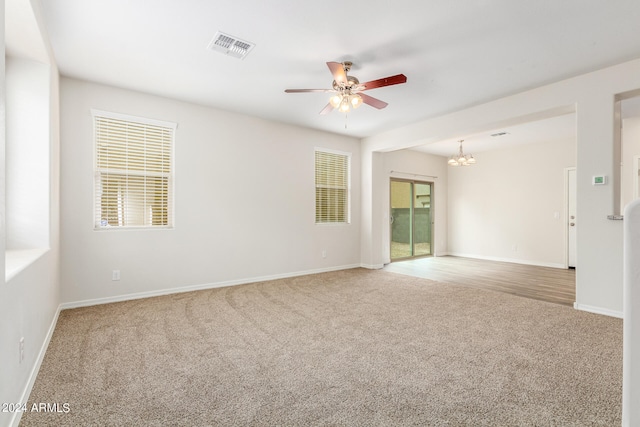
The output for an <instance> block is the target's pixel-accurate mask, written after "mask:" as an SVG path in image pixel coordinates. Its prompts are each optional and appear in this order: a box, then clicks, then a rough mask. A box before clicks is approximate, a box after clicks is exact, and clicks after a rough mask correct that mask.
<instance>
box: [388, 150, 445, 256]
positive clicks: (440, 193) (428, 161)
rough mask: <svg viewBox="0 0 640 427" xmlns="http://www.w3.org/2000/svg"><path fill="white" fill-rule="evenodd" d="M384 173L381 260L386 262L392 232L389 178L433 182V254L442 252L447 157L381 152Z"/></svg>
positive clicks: (403, 152) (443, 243) (412, 152)
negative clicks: (382, 252) (384, 202)
mask: <svg viewBox="0 0 640 427" xmlns="http://www.w3.org/2000/svg"><path fill="white" fill-rule="evenodd" d="M382 157H383V162H384V165H383V172H384V174H385V176H386V181H387V183H386V186H383V187H382V188H381V189H380V193H381V198H382V199H383V200H386V201H387V202H386V204H384V207H383V209H386V212H384V213H383V219H384V221H383V223H382V227H383V233H382V235H383V251H384V255H385V256H384V257H383V262H384V263H385V264H386V263H389V262H390V261H391V260H390V256H389V255H390V248H389V244H390V241H391V234H390V233H391V231H390V223H389V209H390V207H389V200H390V195H389V190H390V180H391V178H402V179H412V180H416V181H426V182H433V204H432V206H433V215H434V217H433V222H434V224H433V243H432V248H433V252H434V255H436V256H440V255H445V254H446V251H447V227H448V226H447V216H448V208H447V194H448V190H447V188H448V187H447V159H446V158H445V157H441V156H434V155H430V154H425V153H421V152H418V151H412V150H399V151H393V152H389V153H383V154H382Z"/></svg>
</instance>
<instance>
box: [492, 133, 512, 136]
mask: <svg viewBox="0 0 640 427" xmlns="http://www.w3.org/2000/svg"><path fill="white" fill-rule="evenodd" d="M505 135H509V132H498V133H492V134H491V136H494V137H495V136H505Z"/></svg>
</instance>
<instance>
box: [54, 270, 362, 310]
mask: <svg viewBox="0 0 640 427" xmlns="http://www.w3.org/2000/svg"><path fill="white" fill-rule="evenodd" d="M358 267H361V265H360V264H351V265H342V266H338V267H328V268H319V269H315V270H305V271H297V272H293V273H284V274H274V275H271V276H259V277H249V278H244V279H238V280H228V281H224V282H214V283H204V284H200V285H191V286H183V287H179V288H169V289H160V290H157V291H148V292H136V293H132V294H124V295H116V296H113V297H105V298H95V299H89V300H82V301H73V302H65V303H63V304H61V305H60V307H61V309H62V310H65V309H69V308H78V307H88V306H91V305H100V304H109V303H112V302H121V301H130V300H135V299H142V298H151V297H157V296H162V295H170V294H178V293H182V292H193V291H201V290H206V289H214V288H224V287H227V286H236V285H246V284H248V283H256V282H266V281H268V280H277V279H286V278H289V277H297V276H306V275H309V274H319V273H328V272H330V271H338V270H348V269H351V268H358Z"/></svg>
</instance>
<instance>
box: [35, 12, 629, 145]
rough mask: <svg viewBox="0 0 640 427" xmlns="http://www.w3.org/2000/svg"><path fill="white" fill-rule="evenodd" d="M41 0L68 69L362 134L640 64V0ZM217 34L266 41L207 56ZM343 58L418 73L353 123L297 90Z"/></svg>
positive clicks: (358, 69) (352, 117)
mask: <svg viewBox="0 0 640 427" xmlns="http://www.w3.org/2000/svg"><path fill="white" fill-rule="evenodd" d="M41 2H42V6H43V9H44V22H45V24H46V27H47V31H48V33H49V37H50V41H51V45H52V48H53V52H54V55H55V58H56V61H57V64H58V66H59V69H60V71H61V73H62V74H63V75H66V76H71V77H76V78H80V79H87V80H92V81H96V82H101V83H106V84H110V85H115V86H120V87H124V88H130V89H135V90H138V91H142V92H148V93H153V94H158V95H162V96H167V97H171V98H176V99H181V100H186V101H190V102H195V103H199V104H204V105H209V106H213V107H217V108H221V109H225V110H231V111H236V112H241V113H245V114H249V115H254V116H258V117H263V118H266V119H270V120H276V121H280V122H286V123H292V124H296V125H300V126H306V127H310V128H316V129H321V130H325V131H329V132H335V133H342V134H346V135H351V136H355V137H364V136H368V135H372V134H376V133H379V132H382V131H385V130H389V129H392V128H394V127H398V126H402V125H405V124H409V123H413V122H416V121H419V120H422V119H426V118H430V117H435V116H438V115H441V114H444V113H448V112H452V111H456V110H458V109H461V108H465V107H469V106H473V105H477V104H480V103H484V102H487V101H491V100H494V99H498V98H500V97H503V96H506V95H510V94H514V93H518V92H521V91H523V90H526V89H530V88H534V87H537V86H540V85H543V84H547V83H551V82H555V81H558V80H562V79H565V78H568V77H572V76H576V75H579V74H583V73H585V72H589V71H593V70H596V69H600V68H603V67H606V66H609V65H613V64H617V63H620V62H624V61H627V60H631V59H636V58H640V36H639V33H638V29H639V28H640V27H639V25H638V23H639V22H640V1H638V0H615V1H602V0H562V1H558V0H538V1H527V2H524V1H514V0H466V1H452V0H431V1H421V0H385V1H383V0H351V1H349V2H346V1H336V0H325V1H313V2H312V1H291V0H271V1H264V0H180V1H178V0H154V1H148V0H110V1H108V2H105V1H104V0H41ZM217 31H222V32H225V33H228V34H231V35H233V36H236V37H239V38H240V39H244V40H247V41H249V42H253V43H255V45H256V46H255V48H254V49H253V50H252V51H251V52H250V53H249V55H248V56H247V57H246V58H245V59H243V60H239V59H236V58H232V57H229V56H224V55H222V54H220V53H216V52H213V51H210V50H207V46H208V44H209V42H210V41H211V39H212V38H213V36H214V34H215V33H216V32H217ZM343 60H351V61H353V62H354V66H353V68H352V71H351V73H350V74H352V75H355V76H357V77H358V78H359V79H360V81H368V80H373V79H377V78H381V77H386V76H390V75H395V74H398V73H403V74H405V75H406V76H407V79H408V81H407V83H406V84H403V85H397V86H391V87H384V88H379V89H374V90H371V91H370V92H367V93H368V94H370V95H371V96H375V97H377V98H379V99H382V100H384V101H386V102H388V103H389V106H388V107H387V108H386V109H383V110H376V109H374V108H371V107H369V106H366V105H365V106H363V107H361V108H360V109H358V110H357V111H354V112H352V113H350V114H349V116H348V120H345V117H344V115H341V114H339V113H338V112H337V111H334V112H332V113H331V114H329V115H326V116H320V115H319V114H318V112H319V111H320V110H321V109H322V108H323V107H324V106H325V105H326V103H327V101H328V96H327V94H324V93H304V94H285V93H284V90H285V89H287V88H330V86H331V82H332V77H331V74H330V73H329V70H328V68H327V66H326V64H325V63H326V62H327V61H343ZM549 120H551V121H553V120H557V123H556V124H558V125H560V124H561V123H565V124H566V123H567V122H568V121H570V120H569V119H567V118H566V117H563V118H557V119H549ZM345 124H346V125H347V127H346V129H345ZM537 126H538V125H536V124H530V125H529V130H530V131H531V132H540V130H539V129H537ZM501 130H503V129H501ZM512 132H513V135H516V133H519V132H517V131H515V130H514V129H512ZM555 132H556V133H557V132H559V131H557V130H556V131H555ZM473 137H475V136H471V135H470V136H469V138H468V139H469V148H470V151H471V147H472V146H471V144H472V143H473ZM503 138H504V137H503ZM478 139H479V138H478ZM456 145H457V144H454V145H453V147H454V148H455V146H456ZM432 148H433V149H434V150H436V149H437V146H433V147H432ZM442 150H443V154H445V155H448V154H450V151H451V143H449V146H448V147H447V149H446V153H444V149H442Z"/></svg>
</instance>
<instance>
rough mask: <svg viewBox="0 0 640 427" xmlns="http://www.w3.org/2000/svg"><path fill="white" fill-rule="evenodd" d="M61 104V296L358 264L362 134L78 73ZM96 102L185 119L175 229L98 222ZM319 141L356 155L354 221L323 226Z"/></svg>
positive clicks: (113, 295) (66, 82) (108, 294)
mask: <svg viewBox="0 0 640 427" xmlns="http://www.w3.org/2000/svg"><path fill="white" fill-rule="evenodd" d="M61 106H62V121H61V133H62V158H61V167H62V172H61V187H62V212H61V213H62V235H63V236H64V239H63V242H62V301H63V302H64V303H73V304H76V303H81V304H83V303H87V302H89V301H91V302H97V301H96V300H99V299H102V301H105V300H109V299H118V298H121V297H122V296H124V295H130V294H143V295H144V294H153V293H160V292H163V291H165V290H168V289H174V288H176V289H179V288H183V289H184V288H185V287H197V286H208V285H212V284H213V285H218V284H228V283H230V284H233V283H239V282H246V281H251V280H256V279H260V278H267V277H276V276H282V275H290V274H297V273H301V272H313V271H323V270H328V269H336V268H343V267H349V266H357V265H359V264H360V253H359V242H360V224H359V222H360V184H359V179H358V177H359V176H360V149H359V141H358V140H357V139H353V138H349V137H344V136H338V135H334V134H328V133H324V132H319V131H313V130H308V129H303V128H299V127H293V126H288V125H284V124H278V123H274V122H269V121H265V120H261V119H256V118H251V117H247V116H243V115H238V114H234V113H228V112H224V111H220V110H216V109H212V108H208V107H203V106H197V105H193V104H188V103H183V102H178V101H174V100H170V99H166V98H159V97H154V96H149V95H145V94H141V93H136V92H132V91H127V90H123V89H116V88H113V87H108V86H102V85H98V84H94V83H88V82H83V81H79V80H74V79H70V78H63V79H62V88H61ZM92 108H95V109H99V110H104V111H112V112H116V113H122V114H130V115H134V116H141V117H147V118H152V119H157V120H164V121H169V122H175V123H177V124H178V128H177V131H176V142H175V144H176V147H175V162H176V163H175V165H176V166H175V228H174V229H173V230H107V231H94V230H93V212H92V209H93V200H92V197H93V158H94V154H93V147H94V145H93V137H92V130H93V124H92V121H91V114H90V110H91V109H92ZM314 147H322V148H329V149H335V150H341V151H346V152H351V153H352V155H353V157H352V200H351V201H352V215H351V216H352V223H351V224H349V225H329V226H323V225H316V224H315V214H314V212H315V190H314V188H315V187H314ZM323 250H326V253H327V256H326V258H323V257H322V251H323ZM114 269H118V270H120V273H121V280H120V281H112V280H111V278H112V270H114Z"/></svg>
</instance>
